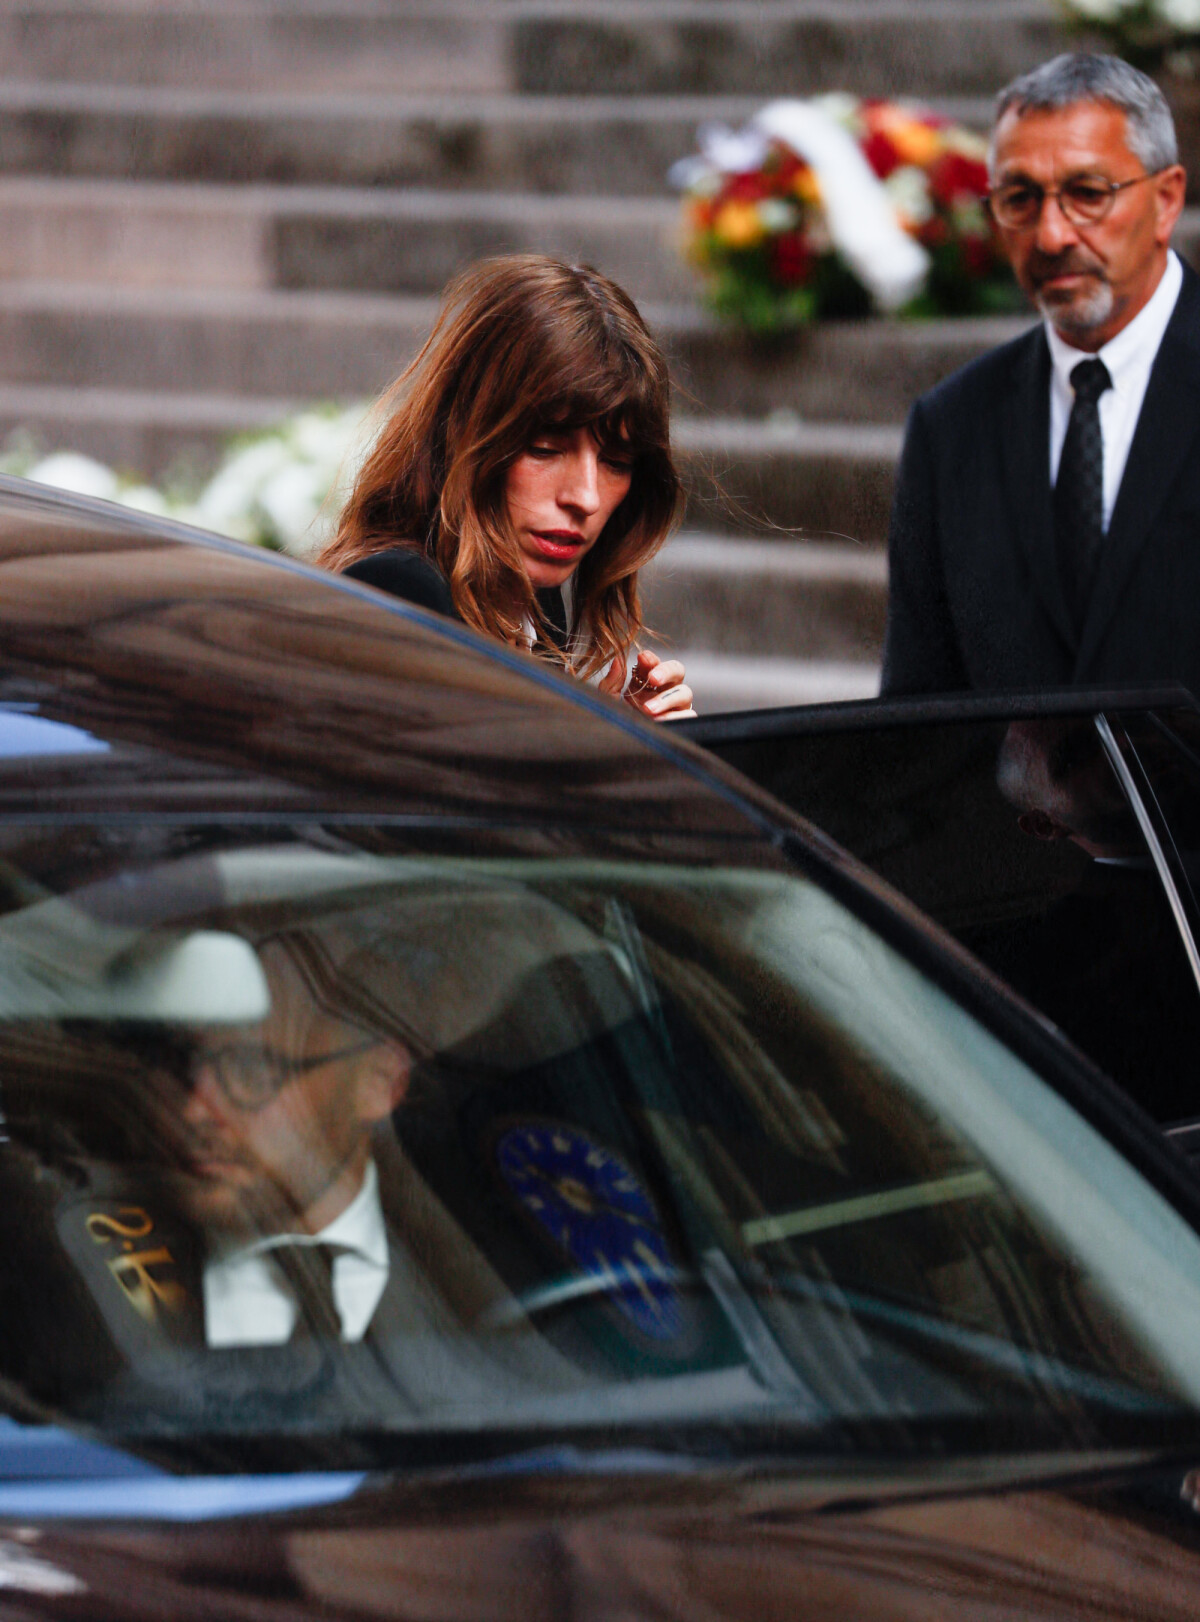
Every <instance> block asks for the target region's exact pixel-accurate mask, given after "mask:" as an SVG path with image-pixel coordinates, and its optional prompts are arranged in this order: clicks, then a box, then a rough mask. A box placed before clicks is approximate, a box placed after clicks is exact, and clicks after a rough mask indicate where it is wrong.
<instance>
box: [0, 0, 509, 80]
mask: <svg viewBox="0 0 1200 1622" xmlns="http://www.w3.org/2000/svg"><path fill="white" fill-rule="evenodd" d="M509 10H510V8H509V6H508V5H507V4H505V3H504V0H460V3H458V4H454V3H450V4H442V3H439V0H432V3H429V0H426V3H421V0H416V3H407V4H406V3H405V0H391V3H385V4H378V3H374V0H364V3H361V4H355V3H353V0H318V3H316V4H310V3H308V0H275V3H269V0H268V3H263V4H259V3H255V0H249V3H238V0H233V3H223V0H200V3H195V0H128V3H114V0H100V3H89V0H7V3H5V4H3V5H0V77H3V78H23V79H43V80H63V81H66V82H83V83H89V84H141V85H163V86H173V87H174V86H179V87H187V86H208V87H213V88H224V89H227V90H254V89H267V88H270V89H274V90H307V91H322V92H337V91H345V92H351V93H353V92H357V91H371V90H374V91H381V92H384V93H395V92H397V91H426V92H428V91H438V90H440V91H445V92H447V93H450V94H461V95H472V94H479V93H483V94H488V93H496V92H498V91H504V90H508V89H512V88H513V85H512V72H511V66H510V60H511V55H512V44H511V33H512V18H511V16H510V15H509Z"/></svg>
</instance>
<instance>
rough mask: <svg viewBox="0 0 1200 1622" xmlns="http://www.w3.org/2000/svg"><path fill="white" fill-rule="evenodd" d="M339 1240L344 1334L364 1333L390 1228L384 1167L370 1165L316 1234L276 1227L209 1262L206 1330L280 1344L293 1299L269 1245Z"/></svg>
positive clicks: (210, 1336) (336, 1290) (215, 1336)
mask: <svg viewBox="0 0 1200 1622" xmlns="http://www.w3.org/2000/svg"><path fill="white" fill-rule="evenodd" d="M297 1243H299V1244H319V1243H324V1244H336V1245H339V1246H341V1247H343V1249H344V1254H342V1255H339V1256H338V1257H336V1259H335V1260H334V1264H333V1300H334V1305H335V1306H336V1308H337V1312H338V1317H339V1318H340V1319H341V1320H342V1339H343V1340H361V1339H362V1337H363V1336H364V1335H365V1334H366V1332H367V1325H368V1324H369V1323H370V1321H371V1318H372V1316H373V1315H374V1312H375V1308H376V1307H377V1306H378V1305H379V1298H380V1296H381V1295H382V1294H383V1291H384V1286H385V1285H386V1284H387V1280H388V1241H387V1229H386V1227H385V1226H384V1221H383V1208H382V1206H381V1205H380V1203H379V1173H378V1172H377V1171H376V1170H375V1163H374V1161H370V1162H369V1163H368V1165H367V1171H366V1175H365V1177H364V1178H363V1185H362V1187H361V1188H360V1189H359V1191H358V1193H357V1194H356V1195H355V1197H354V1199H353V1200H352V1201H351V1203H350V1204H349V1205H348V1206H347V1207H346V1209H345V1210H344V1211H343V1212H342V1214H341V1216H339V1217H335V1218H334V1220H333V1221H332V1222H331V1223H330V1224H329V1226H328V1227H326V1228H322V1229H321V1231H320V1233H317V1234H313V1235H311V1236H305V1235H300V1234H294V1233H291V1234H273V1235H271V1236H270V1237H269V1238H266V1239H258V1240H256V1241H255V1242H254V1243H253V1244H251V1245H244V1246H242V1247H241V1248H240V1249H237V1250H228V1251H225V1252H224V1253H223V1254H221V1255H219V1256H216V1257H214V1258H213V1259H212V1260H210V1261H209V1263H208V1265H207V1266H206V1267H205V1269H204V1337H205V1339H206V1341H207V1342H208V1344H209V1345H210V1346H278V1345H282V1344H283V1342H284V1341H286V1340H288V1339H290V1337H291V1333H292V1330H293V1328H294V1327H295V1323H296V1303H295V1302H294V1300H293V1299H292V1296H291V1292H290V1291H289V1290H288V1287H287V1285H286V1284H285V1283H284V1280H283V1275H282V1274H281V1273H280V1272H279V1270H278V1269H277V1268H276V1267H274V1266H273V1265H272V1262H271V1252H272V1250H275V1249H277V1248H278V1247H279V1246H280V1245H288V1244H297Z"/></svg>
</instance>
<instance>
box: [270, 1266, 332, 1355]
mask: <svg viewBox="0 0 1200 1622" xmlns="http://www.w3.org/2000/svg"><path fill="white" fill-rule="evenodd" d="M342 1254H343V1246H341V1245H325V1244H308V1245H302V1244H288V1245H277V1246H275V1247H274V1248H273V1249H272V1250H271V1252H270V1256H271V1260H272V1261H273V1262H274V1263H275V1265H276V1267H277V1268H278V1269H279V1271H280V1272H281V1273H282V1274H283V1276H284V1279H285V1280H286V1281H287V1287H288V1289H289V1290H290V1291H291V1293H292V1297H293V1299H294V1300H295V1303H296V1322H295V1324H294V1326H293V1328H292V1333H291V1336H290V1338H291V1339H292V1340H294V1341H300V1340H311V1339H313V1338H314V1337H315V1338H318V1339H321V1340H340V1339H341V1338H342V1320H341V1317H340V1315H339V1313H338V1309H337V1305H336V1303H335V1301H334V1299H333V1264H334V1262H335V1261H336V1260H337V1259H338V1257H339V1256H340V1255H342Z"/></svg>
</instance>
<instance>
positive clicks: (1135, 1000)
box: [692, 689, 1200, 1142]
mask: <svg viewBox="0 0 1200 1622" xmlns="http://www.w3.org/2000/svg"><path fill="white" fill-rule="evenodd" d="M692 731H693V735H694V736H698V737H700V738H703V739H704V740H705V741H707V742H708V743H709V744H710V746H711V747H713V748H714V749H716V750H718V751H719V752H720V753H721V754H722V756H723V757H724V758H725V759H727V760H728V761H730V762H731V763H732V764H734V765H736V766H738V767H739V769H741V770H744V771H745V772H747V773H748V775H750V776H751V777H753V778H754V779H755V780H756V781H758V782H760V783H762V784H763V785H764V786H767V787H769V788H770V789H771V790H772V791H773V792H775V793H777V794H778V795H779V796H780V797H781V798H782V799H783V800H784V801H785V802H786V803H787V804H789V805H790V806H792V807H793V808H794V809H795V810H797V811H798V812H800V813H801V814H803V815H806V816H810V817H811V818H812V819H813V820H814V821H815V822H817V823H818V824H819V825H820V826H821V827H823V828H825V829H826V830H827V831H829V832H830V833H832V834H833V835H834V836H835V837H836V838H838V839H839V840H840V841H841V842H842V843H843V844H845V845H846V846H847V848H849V849H850V850H853V851H854V852H855V853H856V854H857V855H859V856H861V857H862V858H863V859H864V860H865V861H867V862H869V863H870V865H871V866H872V867H873V868H875V869H876V870H877V871H879V872H880V873H882V874H883V875H884V876H885V877H887V878H888V879H889V880H890V881H891V882H892V883H893V884H895V885H896V886H897V888H898V889H900V890H901V891H903V892H904V893H905V894H906V895H908V896H910V897H911V898H912V899H913V900H914V901H916V902H917V904H918V905H919V906H921V907H922V908H923V909H924V910H925V911H927V912H928V913H929V914H930V915H931V916H933V917H934V918H936V919H937V920H938V922H939V923H941V924H942V925H943V926H944V927H945V928H947V929H948V930H950V931H951V932H952V933H953V934H954V935H955V936H956V937H957V938H958V939H959V940H960V941H962V942H963V944H964V945H966V946H968V947H969V948H970V950H971V951H972V952H973V953H975V954H976V955H977V956H978V957H979V958H981V959H982V960H983V962H984V963H986V964H987V965H988V966H989V967H990V968H992V969H994V970H995V971H996V972H997V973H998V974H999V975H1001V977H1002V978H1003V979H1004V980H1005V982H1006V983H1007V984H1009V985H1010V986H1012V987H1014V988H1015V989H1016V990H1017V991H1019V992H1020V993H1021V995H1022V996H1024V997H1025V998H1026V999H1027V1000H1028V1001H1029V1003H1030V1004H1031V1005H1032V1006H1033V1007H1034V1008H1037V1009H1038V1010H1040V1011H1041V1012H1043V1013H1044V1014H1045V1015H1047V1016H1048V1017H1049V1018H1050V1019H1051V1020H1053V1022H1054V1023H1055V1024H1056V1025H1057V1026H1058V1027H1059V1028H1060V1029H1062V1030H1063V1031H1064V1032H1065V1033H1066V1034H1067V1035H1068V1036H1069V1037H1070V1038H1071V1040H1072V1041H1074V1042H1075V1043H1077V1044H1078V1046H1079V1047H1080V1048H1081V1049H1082V1050H1083V1051H1084V1052H1085V1053H1087V1054H1089V1055H1090V1056H1091V1057H1092V1058H1094V1059H1095V1060H1096V1062H1097V1063H1098V1064H1099V1065H1100V1067H1101V1068H1102V1069H1103V1070H1105V1071H1106V1072H1107V1073H1108V1074H1109V1075H1111V1076H1113V1077H1114V1078H1115V1079H1116V1080H1118V1081H1119V1082H1120V1083H1121V1084H1122V1086H1123V1087H1124V1088H1125V1089H1126V1091H1127V1092H1128V1093H1129V1095H1130V1097H1131V1098H1133V1099H1134V1100H1135V1101H1136V1102H1137V1103H1138V1104H1139V1105H1140V1106H1141V1107H1142V1108H1143V1109H1146V1110H1147V1111H1149V1113H1150V1114H1152V1115H1153V1116H1154V1117H1155V1119H1156V1120H1158V1121H1160V1122H1161V1123H1163V1125H1165V1126H1167V1127H1168V1128H1169V1129H1170V1130H1171V1131H1172V1132H1173V1133H1174V1134H1175V1135H1176V1137H1177V1139H1179V1140H1180V1141H1182V1142H1186V1141H1189V1140H1190V1138H1191V1137H1193V1136H1195V1133H1194V1131H1193V1127H1192V1123H1193V1122H1195V1121H1196V1120H1197V1118H1200V1083H1198V1081H1197V1068H1196V1055H1197V1053H1198V1052H1200V949H1198V946H1197V942H1198V941H1200V910H1198V909H1197V905H1196V895H1195V892H1194V889H1193V885H1194V877H1195V870H1196V862H1195V852H1196V850H1197V833H1198V831H1200V830H1198V828H1197V818H1198V816H1200V749H1198V744H1200V715H1197V712H1196V709H1195V705H1194V704H1193V702H1192V701H1191V699H1190V698H1189V696H1188V695H1187V694H1186V693H1183V692H1181V691H1180V690H1179V689H1166V690H1158V691H1154V692H1148V693H1146V694H1144V695H1143V694H1136V693H1125V694H1112V693H1109V694H1101V693H1097V694H1087V693H1064V694H1058V695H1053V694H1051V695H1038V696H1032V695H1014V697H1012V698H1011V699H1005V698H994V697H986V698H969V697H964V698H963V699H961V700H960V699H950V700H936V701H909V702H902V703H889V704H869V705H857V704H855V705H845V706H840V707H837V708H833V709H827V710H823V711H809V712H805V711H797V710H794V711H779V712H776V713H774V714H767V713H765V712H763V713H760V714H758V715H756V716H753V717H749V716H747V717H737V718H732V719H731V720H730V721H728V722H726V721H724V720H723V718H717V719H716V720H714V721H712V722H709V723H704V724H703V725H702V727H701V728H700V729H699V731H697V729H696V728H695V727H693V729H692Z"/></svg>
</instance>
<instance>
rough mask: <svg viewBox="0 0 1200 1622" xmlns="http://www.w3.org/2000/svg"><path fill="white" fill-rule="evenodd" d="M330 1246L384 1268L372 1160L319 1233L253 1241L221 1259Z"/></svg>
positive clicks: (382, 1225) (384, 1245)
mask: <svg viewBox="0 0 1200 1622" xmlns="http://www.w3.org/2000/svg"><path fill="white" fill-rule="evenodd" d="M318 1244H333V1245H338V1246H340V1247H341V1248H342V1249H343V1250H349V1251H352V1252H353V1253H354V1254H355V1255H356V1256H360V1257H361V1258H362V1259H363V1260H364V1261H367V1262H371V1263H372V1264H373V1265H374V1266H376V1267H387V1265H388V1241H387V1226H386V1224H385V1223H384V1220H383V1207H382V1205H381V1204H380V1203H379V1173H378V1171H376V1169H375V1162H374V1161H373V1160H368V1161H367V1169H366V1172H365V1174H364V1176H363V1181H362V1187H361V1188H360V1189H359V1191H358V1193H357V1194H356V1195H355V1196H354V1198H353V1199H352V1200H351V1201H350V1204H349V1205H348V1206H347V1207H346V1209H345V1210H344V1211H343V1212H342V1214H341V1216H337V1217H334V1219H333V1221H332V1222H330V1223H328V1224H327V1225H326V1226H325V1227H324V1228H322V1229H321V1231H320V1233H314V1234H312V1235H308V1234H296V1233H277V1234H271V1235H270V1237H269V1238H266V1239H257V1240H255V1242H254V1243H253V1244H252V1245H246V1246H245V1247H244V1249H240V1250H235V1251H231V1252H229V1253H227V1254H226V1255H224V1256H223V1257H222V1258H221V1260H222V1262H223V1263H224V1264H226V1265H229V1264H231V1263H236V1262H238V1261H240V1260H241V1259H242V1258H243V1257H246V1256H261V1255H263V1254H265V1253H267V1252H269V1251H272V1250H277V1249H278V1248H279V1246H280V1245H318Z"/></svg>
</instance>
